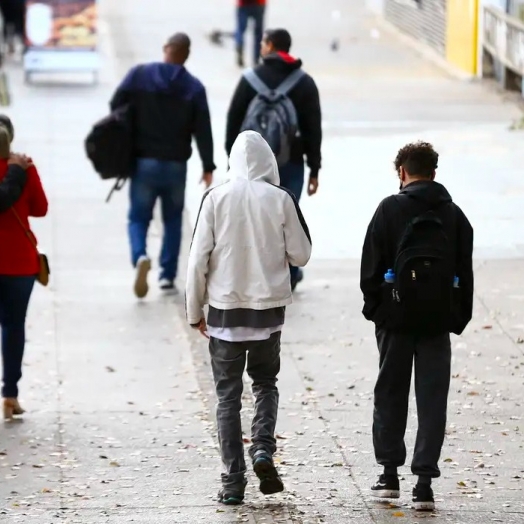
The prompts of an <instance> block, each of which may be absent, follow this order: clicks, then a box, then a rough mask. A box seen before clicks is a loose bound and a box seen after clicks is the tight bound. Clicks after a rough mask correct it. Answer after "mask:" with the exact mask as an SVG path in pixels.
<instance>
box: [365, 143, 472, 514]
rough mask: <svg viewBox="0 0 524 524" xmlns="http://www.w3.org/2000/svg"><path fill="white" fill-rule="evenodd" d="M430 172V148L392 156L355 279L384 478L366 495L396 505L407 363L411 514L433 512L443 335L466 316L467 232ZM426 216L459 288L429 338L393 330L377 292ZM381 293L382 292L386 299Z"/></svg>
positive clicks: (447, 348)
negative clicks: (412, 410) (396, 189)
mask: <svg viewBox="0 0 524 524" xmlns="http://www.w3.org/2000/svg"><path fill="white" fill-rule="evenodd" d="M437 166H438V153H437V152H436V151H435V150H434V149H433V147H432V146H431V144H428V143H424V142H418V143H415V144H408V145H407V146H405V147H404V148H402V149H401V150H400V151H399V153H398V156H397V158H396V160H395V169H396V172H397V174H398V176H399V178H400V181H401V189H400V193H399V194H397V195H393V196H390V197H388V198H386V199H385V200H383V201H382V202H381V204H380V205H379V207H378V209H377V211H376V213H375V215H374V217H373V219H372V220H371V223H370V224H369V227H368V230H367V234H366V238H365V241H364V248H363V252H362V264H361V279H360V285H361V289H362V292H363V294H364V309H363V314H364V316H365V317H366V319H368V320H371V321H373V322H375V324H376V336H377V342H378V349H379V353H380V359H379V360H380V371H379V375H378V380H377V383H376V386H375V409H374V414H373V445H374V448H375V456H376V459H377V462H378V463H379V464H380V465H382V466H383V467H384V473H383V474H382V475H381V476H380V478H379V481H378V482H377V484H376V485H375V486H373V487H372V493H373V495H374V496H377V497H384V498H397V497H399V494H400V486H399V480H398V475H397V468H398V467H400V466H402V465H403V464H404V463H405V460H406V447H405V444H404V434H405V430H406V424H407V415H408V402H409V390H410V384H411V373H412V368H413V361H414V365H415V393H416V398H417V413H418V421H419V426H418V433H417V440H416V444H415V453H414V457H413V462H412V464H411V469H412V472H413V474H414V475H417V476H418V483H417V485H416V486H415V488H414V490H413V503H414V507H415V508H416V509H426V510H431V509H433V508H434V499H433V492H432V489H431V480H432V479H433V478H437V477H439V476H440V471H439V468H438V461H439V458H440V453H441V449H442V444H443V441H444V434H445V429H446V410H447V397H448V391H449V384H450V368H451V344H450V331H451V332H454V333H456V334H460V333H462V331H463V330H464V329H465V328H466V326H467V324H468V323H469V321H470V320H471V317H472V310H473V262H472V257H473V229H472V227H471V225H470V223H469V222H468V219H467V218H466V216H465V215H464V213H463V212H462V211H461V209H460V208H459V207H458V206H457V205H456V204H454V203H453V201H452V199H451V196H450V195H449V193H448V192H447V190H446V189H445V187H444V186H442V185H441V184H439V183H437V182H435V181H434V179H435V174H436V169H437ZM428 211H429V212H430V213H431V216H432V217H434V218H435V220H436V221H437V222H436V223H438V224H440V225H439V226H438V227H440V228H441V229H442V231H443V233H444V235H445V236H443V237H435V238H445V239H446V242H449V244H446V245H449V250H448V251H446V252H447V253H448V254H449V261H450V264H451V265H452V266H451V267H452V270H454V271H455V275H456V277H455V283H456V284H457V285H458V286H459V287H458V288H457V289H455V288H453V287H452V283H450V291H449V293H452V292H453V293H455V292H456V294H457V295H456V296H455V297H454V300H453V302H455V301H456V308H454V309H452V310H451V311H452V313H451V312H450V313H449V316H450V317H452V318H449V319H448V320H449V322H448V324H447V325H448V326H449V327H447V328H442V329H436V330H435V332H428V331H426V332H422V331H420V330H417V329H416V328H409V329H408V328H406V329H396V328H395V324H394V321H393V316H392V315H393V311H392V309H391V308H392V307H394V306H391V305H390V304H391V302H389V301H387V298H386V297H389V296H390V289H389V288H385V287H384V286H385V285H386V286H387V278H386V277H385V275H386V273H388V276H389V278H394V277H391V276H390V275H389V271H388V270H389V269H390V268H394V267H395V260H396V256H397V250H398V248H399V244H400V243H401V239H405V238H406V237H405V236H404V234H405V232H406V231H408V230H407V227H408V225H409V226H410V228H411V227H413V226H412V224H413V222H412V221H413V220H414V219H415V218H416V217H421V216H422V214H424V213H427V212H428ZM410 230H411V229H410ZM432 238H433V237H432ZM448 239H449V240H448ZM430 248H431V246H430ZM423 264H425V265H427V266H430V265H431V264H432V262H430V261H423ZM410 267H411V266H410ZM411 275H412V278H413V280H415V279H416V278H417V275H416V274H415V271H411ZM385 278H386V283H385ZM452 278H453V277H452ZM384 289H387V291H386V294H384V293H383V290H384ZM448 296H449V295H448ZM397 298H398V295H397ZM421 299H422V297H417V300H421ZM431 300H433V297H431ZM430 303H433V302H430ZM416 306H417V304H415V307H416ZM447 307H448V310H449V306H447ZM433 320H434V319H433ZM430 321H431V319H430Z"/></svg>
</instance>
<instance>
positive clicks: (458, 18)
mask: <svg viewBox="0 0 524 524" xmlns="http://www.w3.org/2000/svg"><path fill="white" fill-rule="evenodd" d="M478 18H479V0H447V28H446V58H447V60H448V62H450V63H451V64H453V65H454V66H456V67H458V68H459V69H461V70H462V71H464V72H466V73H469V74H471V75H475V74H476V73H477V57H478V48H477V46H478V30H479V20H478Z"/></svg>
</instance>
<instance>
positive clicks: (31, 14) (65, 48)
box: [25, 0, 97, 70]
mask: <svg viewBox="0 0 524 524" xmlns="http://www.w3.org/2000/svg"><path fill="white" fill-rule="evenodd" d="M25 25H26V27H25V29H26V31H25V32H26V40H27V46H28V51H27V53H26V57H25V64H26V68H29V69H31V70H41V69H63V70H70V69H85V68H91V67H92V66H94V64H95V55H96V50H97V5H96V0H28V1H27V11H26V24H25Z"/></svg>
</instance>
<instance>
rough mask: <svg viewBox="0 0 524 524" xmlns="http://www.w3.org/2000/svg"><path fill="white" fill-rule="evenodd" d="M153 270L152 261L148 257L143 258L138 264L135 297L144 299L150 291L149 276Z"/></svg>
mask: <svg viewBox="0 0 524 524" xmlns="http://www.w3.org/2000/svg"><path fill="white" fill-rule="evenodd" d="M150 270H151V260H150V259H149V258H148V257H147V256H145V255H144V256H141V257H140V258H139V259H138V262H137V263H136V276H135V295H136V296H137V297H138V298H144V297H145V296H146V295H147V292H148V291H149V285H148V283H147V274H148V273H149V271H150Z"/></svg>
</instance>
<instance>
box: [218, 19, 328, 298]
mask: <svg viewBox="0 0 524 524" xmlns="http://www.w3.org/2000/svg"><path fill="white" fill-rule="evenodd" d="M291 43H292V42H291V35H290V34H289V32H288V31H286V30H285V29H274V30H268V31H266V32H265V33H264V38H263V40H262V44H261V54H262V58H263V63H262V64H260V65H259V66H257V67H256V68H255V73H256V74H257V75H258V76H259V78H260V79H261V80H262V81H263V82H264V83H265V84H266V85H267V87H268V88H270V89H275V88H276V87H278V86H279V85H280V84H282V82H283V81H284V80H285V79H286V78H287V77H288V76H289V75H290V74H291V73H292V72H293V71H295V70H297V69H299V68H301V67H302V61H301V60H299V59H296V58H294V57H292V56H291V55H290V54H289V53H290V50H291ZM256 95H257V93H256V91H255V90H254V89H253V88H252V87H251V85H250V84H249V83H248V81H247V80H246V79H245V78H244V77H242V79H241V80H240V82H239V83H238V86H237V88H236V91H235V93H234V95H233V98H232V100H231V104H230V107H229V111H228V114H227V127H226V152H227V154H228V156H229V154H230V153H231V148H232V147H233V144H234V143H235V140H236V138H237V136H238V135H239V133H240V130H241V128H242V124H243V122H244V119H245V117H246V114H247V111H248V108H249V104H250V103H251V101H252V100H253V99H254V98H255V97H256ZM289 99H290V100H291V102H292V103H293V105H294V106H295V109H296V111H297V116H298V127H299V135H298V136H297V137H296V139H295V141H294V143H292V144H291V159H290V161H289V162H288V163H287V164H286V165H284V166H281V167H280V169H279V172H280V184H281V186H282V187H285V188H286V189H289V190H290V191H291V192H292V193H293V194H294V195H295V197H296V198H297V200H299V199H300V196H301V194H302V189H303V186H304V174H305V169H304V156H305V157H306V159H307V165H308V167H309V182H308V187H307V191H308V195H310V196H311V195H314V194H315V193H316V192H317V190H318V174H319V171H320V168H321V162H322V157H321V144H322V117H321V110H320V97H319V92H318V89H317V86H316V84H315V81H314V80H313V78H311V76H309V75H308V74H304V76H303V78H302V79H301V80H299V82H298V83H297V85H296V86H295V87H294V88H293V89H292V90H291V91H290V92H289ZM301 279H302V272H301V271H300V270H299V268H295V267H292V268H291V285H292V288H293V289H294V288H295V286H296V285H297V283H298V282H299V281H300V280H301Z"/></svg>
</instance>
